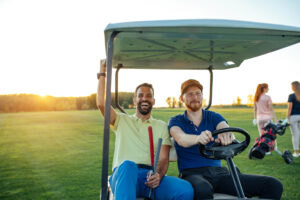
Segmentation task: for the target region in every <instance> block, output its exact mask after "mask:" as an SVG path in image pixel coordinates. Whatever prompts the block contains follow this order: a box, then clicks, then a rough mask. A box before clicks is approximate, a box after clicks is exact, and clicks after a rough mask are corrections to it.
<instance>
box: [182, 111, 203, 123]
mask: <svg viewBox="0 0 300 200" xmlns="http://www.w3.org/2000/svg"><path fill="white" fill-rule="evenodd" d="M201 110H202V120H203V118H204V115H205V112H204V109H202V108H201ZM183 119H184V120H185V121H186V122H192V121H191V120H190V119H189V118H188V116H187V110H185V111H184V114H183Z"/></svg>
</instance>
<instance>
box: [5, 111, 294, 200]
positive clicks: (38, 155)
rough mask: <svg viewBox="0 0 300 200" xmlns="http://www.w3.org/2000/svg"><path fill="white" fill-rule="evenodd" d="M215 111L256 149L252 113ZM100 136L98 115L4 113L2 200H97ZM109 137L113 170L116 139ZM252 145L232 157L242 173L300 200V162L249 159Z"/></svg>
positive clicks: (284, 145)
mask: <svg viewBox="0 0 300 200" xmlns="http://www.w3.org/2000/svg"><path fill="white" fill-rule="evenodd" d="M213 110H214V111H217V112H219V113H221V114H222V115H223V116H224V117H225V118H226V119H227V120H228V123H229V124H230V125H231V126H235V127H241V128H243V129H245V130H247V131H248V132H249V133H250V135H251V138H252V140H251V143H250V146H251V145H252V144H253V142H254V139H255V138H256V137H257V136H258V132H257V128H256V127H254V126H252V118H253V111H252V109H247V108H241V109H221V108H215V109H213ZM275 111H276V114H277V117H278V118H284V117H285V112H286V110H285V109H276V110H275ZM128 112H129V113H133V112H134V110H128ZM182 112H183V110H182V109H172V110H170V109H159V110H154V112H153V116H154V117H156V118H159V119H162V120H164V121H166V122H167V121H168V120H169V118H170V117H172V116H174V115H176V114H180V113H182ZM102 132H103V118H102V117H101V115H100V114H99V113H98V111H65V112H36V113H11V114H0V163H1V164H0V199H13V200H15V199H99V196H100V187H101V185H100V183H101V156H102V136H103V134H102ZM110 138H111V140H110V163H109V169H110V168H111V161H112V155H113V148H114V134H111V136H110ZM250 146H249V147H248V149H247V150H245V151H244V152H243V153H242V154H240V155H238V156H237V157H235V158H234V162H235V164H236V165H237V166H238V167H239V169H240V170H241V171H242V172H244V173H253V174H264V175H270V176H274V177H276V178H278V179H280V180H281V181H282V183H283V185H284V193H283V196H282V199H287V200H295V199H300V192H299V184H300V158H298V159H295V160H294V163H293V164H291V165H287V164H285V162H284V161H283V159H282V158H281V157H280V156H279V155H278V154H276V153H274V152H273V154H272V155H271V156H267V157H265V158H264V159H263V160H249V159H248V150H249V148H250ZM278 148H279V149H280V150H281V151H284V150H285V149H289V150H290V151H292V144H291V133H290V130H289V129H287V131H286V133H285V134H284V135H283V136H279V137H278ZM224 164H226V163H224ZM109 173H110V172H109ZM168 174H169V175H173V176H177V175H178V171H177V166H176V163H174V162H172V163H170V167H169V170H168Z"/></svg>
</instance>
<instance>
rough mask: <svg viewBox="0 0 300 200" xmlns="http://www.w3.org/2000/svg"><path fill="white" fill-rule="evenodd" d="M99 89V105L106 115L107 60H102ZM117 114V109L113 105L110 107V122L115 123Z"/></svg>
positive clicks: (97, 98) (97, 99)
mask: <svg viewBox="0 0 300 200" xmlns="http://www.w3.org/2000/svg"><path fill="white" fill-rule="evenodd" d="M99 75H100V76H99V81H98V89H97V97H96V101H97V107H98V109H99V110H100V112H101V114H102V115H103V116H104V110H105V87H106V61H105V60H100V74H99ZM116 117H117V114H116V111H115V110H114V109H113V107H111V109H110V124H112V125H113V124H114V123H115V120H116Z"/></svg>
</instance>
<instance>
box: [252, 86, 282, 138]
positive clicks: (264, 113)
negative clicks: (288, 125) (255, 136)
mask: <svg viewBox="0 0 300 200" xmlns="http://www.w3.org/2000/svg"><path fill="white" fill-rule="evenodd" d="M268 91H269V87H268V84H266V83H262V84H258V86H257V88H256V92H255V97H254V120H256V121H257V127H258V132H259V135H260V136H261V135H262V134H263V131H262V129H263V128H264V127H265V126H266V125H267V124H268V123H269V122H271V121H272V119H273V118H274V120H275V121H276V122H277V118H276V115H275V112H274V109H273V106H272V99H271V97H270V96H269V95H266V93H267V92H268Z"/></svg>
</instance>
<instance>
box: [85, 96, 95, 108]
mask: <svg viewBox="0 0 300 200" xmlns="http://www.w3.org/2000/svg"><path fill="white" fill-rule="evenodd" d="M87 104H88V107H89V109H97V103H96V93H94V94H91V95H90V96H88V97H87Z"/></svg>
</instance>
